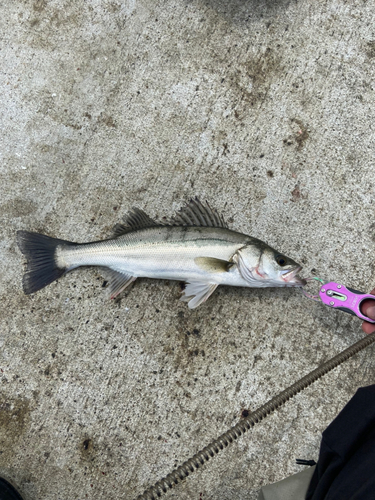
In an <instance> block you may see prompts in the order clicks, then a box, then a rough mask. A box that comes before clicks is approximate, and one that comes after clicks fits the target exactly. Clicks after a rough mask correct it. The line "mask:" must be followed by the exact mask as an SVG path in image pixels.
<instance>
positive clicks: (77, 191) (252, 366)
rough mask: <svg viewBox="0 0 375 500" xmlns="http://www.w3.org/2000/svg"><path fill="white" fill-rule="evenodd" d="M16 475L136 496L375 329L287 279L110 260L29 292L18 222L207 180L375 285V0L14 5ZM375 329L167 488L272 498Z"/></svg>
mask: <svg viewBox="0 0 375 500" xmlns="http://www.w3.org/2000/svg"><path fill="white" fill-rule="evenodd" d="M0 5H1V17H0V23H1V28H0V33H1V37H0V49H1V50H0V58H1V67H0V79H1V92H0V109H1V114H0V120H1V147H0V154H1V162H0V176H1V199H0V218H1V228H2V238H1V243H0V245H1V261H0V296H1V308H2V313H1V320H0V321H1V333H0V335H1V337H0V345H1V357H0V368H1V370H0V381H1V382H0V383H1V389H0V394H1V399H0V474H2V475H6V476H7V477H9V478H11V479H12V480H14V481H15V482H16V483H17V484H18V485H19V488H20V490H21V491H22V493H23V495H24V497H25V499H26V500H36V499H38V500H46V499H48V500H58V499H59V500H60V499H61V500H66V499H77V500H78V499H79V500H83V499H106V500H107V499H108V500H110V499H132V498H134V497H135V496H137V495H139V494H140V493H142V492H143V490H144V489H145V488H146V487H147V486H149V485H151V484H152V483H153V482H155V481H156V480H158V479H160V478H161V477H162V476H164V475H166V474H167V473H168V472H170V471H171V470H172V469H173V468H174V467H175V466H177V465H178V464H180V463H182V462H183V461H184V460H186V459H187V458H189V457H190V456H191V455H192V454H193V453H195V452H196V451H197V450H198V449H200V448H201V447H203V446H204V445H205V444H207V443H208V442H209V441H210V440H211V439H212V438H214V437H216V436H218V435H219V434H220V433H222V432H224V431H225V430H226V429H227V428H228V427H229V426H231V425H234V424H235V423H236V422H238V420H239V419H240V418H241V412H242V411H243V410H245V409H247V410H252V409H255V408H257V407H258V406H260V405H261V404H263V403H264V402H265V401H266V400H268V399H269V398H270V397H272V396H273V395H275V394H277V393H278V392H279V391H281V390H282V389H284V388H285V387H287V386H288V385H290V384H291V383H293V382H294V381H295V380H297V379H298V378H300V377H301V376H302V375H304V374H306V373H308V372H309V371H310V370H312V369H314V368H315V367H317V366H318V365H319V364H320V363H322V362H323V361H325V360H327V359H328V358H330V357H331V356H333V355H334V354H336V353H337V352H339V351H340V350H342V349H344V348H345V347H347V346H349V345H351V344H352V343H354V342H355V341H357V340H358V339H360V338H361V336H362V335H363V334H362V332H361V329H360V321H359V320H358V319H356V318H352V317H351V316H349V315H346V314H344V313H340V312H335V311H333V310H329V309H328V308H326V307H324V306H322V305H320V304H318V303H314V302H312V301H309V300H307V299H305V298H304V297H303V296H302V295H301V294H300V293H299V292H298V291H296V290H288V289H281V290H278V289H266V290H251V289H239V288H232V289H230V288H224V287H223V288H221V289H219V290H217V291H216V292H215V293H214V295H213V296H212V297H211V298H210V299H209V300H208V302H206V303H205V304H204V305H203V306H201V307H199V308H198V309H197V310H194V311H190V310H189V309H188V308H187V306H186V304H183V303H181V302H179V301H178V298H179V294H180V287H179V285H178V283H174V282H163V281H152V280H138V281H137V282H136V283H135V285H134V286H133V287H132V288H131V289H130V290H129V291H127V292H126V293H125V294H123V296H122V297H121V298H120V299H119V300H115V301H112V302H110V301H108V300H107V299H106V298H105V292H104V290H103V288H102V285H103V278H102V277H101V276H100V275H99V274H98V273H97V271H95V270H94V269H84V270H77V271H75V272H73V273H71V274H70V275H68V276H66V277H64V278H62V279H60V280H59V281H58V282H57V283H54V284H52V285H50V286H49V287H47V288H46V289H45V290H43V291H41V292H39V293H37V294H35V295H32V296H25V295H24V294H23V291H22V288H21V279H22V274H23V264H24V259H23V257H22V255H21V254H20V251H19V250H18V248H17V246H16V243H15V232H16V230H18V229H29V230H35V231H39V232H43V233H46V234H49V235H52V236H56V237H60V238H64V239H68V240H72V241H79V242H83V241H92V240H95V239H103V238H106V237H107V236H108V235H109V234H110V232H111V227H112V226H113V225H114V224H115V223H117V222H119V221H120V220H121V218H122V216H123V215H124V214H125V213H126V211H127V210H128V209H129V208H130V207H132V206H138V207H139V208H142V209H144V210H145V211H146V212H147V213H148V214H150V215H151V216H152V217H156V218H159V219H160V218H162V217H164V216H171V215H172V214H173V213H174V211H175V210H176V209H178V208H179V207H180V206H181V205H182V204H183V203H184V202H185V201H186V200H187V199H189V198H190V197H191V196H194V195H198V196H200V197H201V198H202V199H207V200H209V201H210V203H211V204H212V205H213V206H215V207H217V209H218V210H219V211H220V212H222V213H223V214H224V215H225V217H226V218H227V219H228V220H229V221H230V227H231V228H233V229H236V230H239V231H243V232H245V233H248V234H251V235H253V236H256V237H258V238H260V239H263V240H265V241H266V242H268V243H269V244H271V245H272V246H274V247H276V248H278V249H280V250H281V251H283V252H285V253H286V254H287V255H289V256H291V257H292V258H294V259H295V260H297V261H298V262H301V263H302V264H303V265H304V276H311V275H314V274H315V275H317V276H321V277H323V278H328V279H335V280H339V281H341V282H342V283H344V284H346V285H348V286H352V287H354V288H357V289H362V290H370V289H371V288H373V286H374V284H375V268H374V242H375V213H374V207H375V205H374V199H375V196H374V195H375V177H374V167H373V162H374V156H375V154H374V151H375V149H374V139H375V130H374V122H375V106H374V76H375V70H374V60H375V32H374V24H373V14H374V8H375V2H374V1H373V0H369V1H367V2H365V1H362V0H350V1H346V0H318V1H314V2H311V1H308V0H300V1H298V2H297V1H288V0H279V1H271V0H269V1H261V0H259V1H256V0H247V1H246V0H243V1H240V0H232V1H230V0H221V1H220V0H163V1H159V0H156V1H151V0H123V1H120V0H111V1H109V0H92V1H90V2H88V1H84V0H77V1H74V2H73V1H68V0H51V1H50V0H48V1H47V0H34V1H32V0H19V1H15V2H10V1H3V2H1V4H0ZM374 368H375V361H374V349H373V348H371V347H370V348H369V349H368V350H367V351H365V352H362V353H361V354H359V355H357V356H356V357H355V358H353V359H352V360H351V361H349V362H347V363H346V364H344V365H342V367H340V368H338V369H336V370H335V371H334V372H332V373H330V374H329V375H327V376H326V377H325V378H324V380H321V381H319V382H317V383H316V384H315V385H314V386H313V387H311V388H309V389H308V390H306V391H305V392H304V393H303V394H301V395H299V396H297V397H296V398H295V400H293V401H291V402H289V403H287V404H286V405H285V407H284V408H283V409H281V410H280V411H278V412H276V413H275V414H273V415H272V416H270V417H269V418H268V419H267V420H265V421H264V422H263V423H261V424H259V425H258V426H257V427H256V428H254V430H253V431H252V432H251V433H248V434H247V435H245V436H244V437H242V438H241V439H239V441H238V443H235V444H233V445H232V446H231V448H230V449H228V450H226V451H224V452H223V453H221V454H220V455H219V456H218V457H217V458H216V459H215V460H213V461H212V462H211V463H209V464H208V465H207V466H205V467H204V468H203V470H201V471H199V472H197V473H195V474H194V475H192V476H191V477H189V478H188V479H187V480H186V481H184V482H183V483H182V484H180V485H178V486H176V488H175V489H174V490H173V491H171V492H169V493H168V494H167V495H166V496H165V498H169V499H172V498H173V499H179V500H188V499H189V500H190V499H192V500H201V499H202V500H203V499H204V500H208V499H220V500H255V499H256V498H257V492H258V491H259V488H260V487H261V486H262V485H263V484H265V483H268V482H272V481H276V480H280V479H282V478H283V477H285V476H286V475H288V474H291V473H294V472H297V471H300V470H301V467H300V466H296V465H295V458H308V459H316V458H317V456H318V450H319V443H320V437H321V432H322V431H323V429H324V428H325V427H326V426H327V424H328V423H329V422H330V421H331V420H332V419H333V418H334V417H335V415H337V413H338V412H339V411H340V409H341V408H342V407H343V405H344V404H345V403H346V402H347V401H348V400H349V399H350V397H351V396H352V395H353V394H354V392H355V391H356V389H357V388H358V387H360V386H363V385H367V384H371V383H374V382H375V374H374Z"/></svg>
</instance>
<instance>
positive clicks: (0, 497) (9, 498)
mask: <svg viewBox="0 0 375 500" xmlns="http://www.w3.org/2000/svg"><path fill="white" fill-rule="evenodd" d="M0 500H22V497H21V495H20V494H19V493H18V492H17V491H16V490H15V489H14V487H13V486H12V485H11V484H10V483H9V482H8V481H7V480H6V479H4V478H3V477H0Z"/></svg>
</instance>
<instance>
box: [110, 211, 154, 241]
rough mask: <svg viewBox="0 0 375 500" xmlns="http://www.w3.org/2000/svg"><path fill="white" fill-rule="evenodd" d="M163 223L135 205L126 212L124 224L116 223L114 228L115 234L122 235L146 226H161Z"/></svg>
mask: <svg viewBox="0 0 375 500" xmlns="http://www.w3.org/2000/svg"><path fill="white" fill-rule="evenodd" d="M161 225H162V224H160V223H157V222H155V221H154V220H153V219H151V217H149V216H148V215H147V214H146V213H145V212H144V211H143V210H141V209H140V208H136V207H133V208H132V210H131V211H130V212H129V213H128V214H126V216H125V217H124V219H123V223H122V224H116V225H115V227H114V228H113V232H114V236H121V235H122V234H126V233H128V232H129V231H134V230H136V229H142V228H146V227H153V226H161Z"/></svg>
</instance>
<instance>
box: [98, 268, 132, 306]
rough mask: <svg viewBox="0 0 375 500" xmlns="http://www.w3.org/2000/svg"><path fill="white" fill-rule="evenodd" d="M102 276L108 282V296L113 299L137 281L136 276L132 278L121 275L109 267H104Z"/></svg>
mask: <svg viewBox="0 0 375 500" xmlns="http://www.w3.org/2000/svg"><path fill="white" fill-rule="evenodd" d="M100 271H101V274H102V275H103V277H104V278H105V279H106V280H107V281H108V283H109V284H108V295H109V297H110V298H111V299H114V298H115V297H117V295H119V294H120V293H121V292H122V291H123V290H125V288H126V287H127V286H129V285H130V284H131V283H133V281H135V280H136V279H137V277H136V276H132V275H131V274H128V273H120V272H119V271H115V270H114V269H110V268H109V267H102V268H101V270H100Z"/></svg>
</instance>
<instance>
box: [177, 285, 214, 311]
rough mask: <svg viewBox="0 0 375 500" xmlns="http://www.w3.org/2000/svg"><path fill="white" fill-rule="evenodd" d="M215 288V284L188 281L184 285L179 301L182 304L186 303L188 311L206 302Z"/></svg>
mask: <svg viewBox="0 0 375 500" xmlns="http://www.w3.org/2000/svg"><path fill="white" fill-rule="evenodd" d="M217 287H218V284H217V283H203V282H200V281H190V282H189V283H187V284H186V287H185V290H184V291H183V295H182V297H181V299H180V300H181V301H182V302H188V307H189V309H195V308H196V307H198V306H200V305H201V304H203V302H206V300H207V299H208V297H209V296H210V295H212V294H213V293H214V291H215V290H216V288H217Z"/></svg>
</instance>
